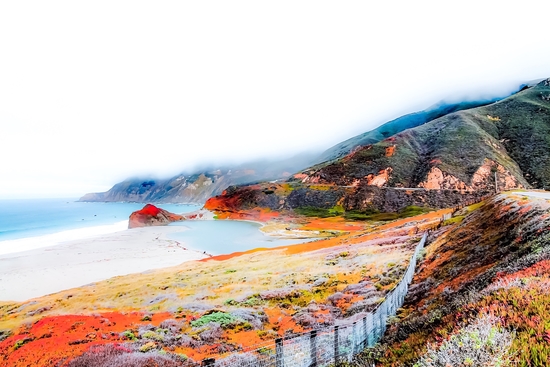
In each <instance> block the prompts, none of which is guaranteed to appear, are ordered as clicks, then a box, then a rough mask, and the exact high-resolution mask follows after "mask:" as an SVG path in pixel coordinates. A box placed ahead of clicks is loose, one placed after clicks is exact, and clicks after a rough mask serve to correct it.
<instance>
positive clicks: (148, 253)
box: [0, 226, 206, 301]
mask: <svg viewBox="0 0 550 367" xmlns="http://www.w3.org/2000/svg"><path fill="white" fill-rule="evenodd" d="M185 230H186V227H184V226H175V227H146V228H135V229H129V230H124V231H120V232H116V233H111V234H106V235H100V236H95V237H90V238H86V239H81V240H72V241H67V242H63V243H61V244H58V245H56V246H50V247H44V248H39V249H35V250H30V251H24V252H17V253H11V254H4V255H0V300H2V301H7V300H11V301H25V300H27V299H30V298H34V297H40V296H43V295H46V294H50V293H55V292H59V291H61V290H64V289H69V288H74V287H79V286H82V285H85V284H89V283H93V282H97V281H99V280H104V279H108V278H111V277H114V276H118V275H126V274H131V273H140V272H144V271H147V270H150V269H158V268H164V267H168V266H174V265H178V264H181V263H183V262H185V261H190V260H198V259H202V258H204V257H206V255H205V254H203V253H202V252H200V251H197V250H191V249H187V248H185V247H184V246H185V245H184V244H180V243H178V242H177V241H174V240H170V239H168V238H167V235H168V234H170V233H174V232H181V231H185Z"/></svg>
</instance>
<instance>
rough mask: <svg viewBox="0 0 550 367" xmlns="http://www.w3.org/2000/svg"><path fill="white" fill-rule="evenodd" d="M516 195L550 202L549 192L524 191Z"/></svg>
mask: <svg viewBox="0 0 550 367" xmlns="http://www.w3.org/2000/svg"><path fill="white" fill-rule="evenodd" d="M518 194H521V195H525V196H531V197H535V198H541V199H549V200H550V191H525V192H518Z"/></svg>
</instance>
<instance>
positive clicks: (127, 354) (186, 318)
mask: <svg viewBox="0 0 550 367" xmlns="http://www.w3.org/2000/svg"><path fill="white" fill-rule="evenodd" d="M449 212H450V210H443V211H441V212H438V213H428V214H422V215H420V216H417V217H411V218H406V219H401V220H398V221H395V222H392V223H386V224H380V223H364V222H361V223H357V222H352V221H344V220H341V219H333V218H329V219H324V220H323V219H314V220H309V221H300V222H296V223H288V222H287V223H286V224H285V226H286V227H289V226H291V227H293V228H294V229H296V230H298V231H299V232H313V233H316V234H318V232H320V231H323V230H327V231H328V230H330V231H331V232H332V233H335V232H337V233H338V234H339V235H338V236H336V237H334V236H333V237H332V238H328V239H319V240H316V241H313V242H309V243H303V244H299V245H294V246H285V247H279V248H270V249H252V250H250V251H247V252H244V253H234V254H228V255H221V256H215V257H212V258H208V259H206V260H204V261H196V262H187V263H183V264H181V265H179V266H176V267H172V268H166V269H161V270H152V271H147V272H144V273H141V274H131V275H127V276H119V277H115V278H112V279H108V280H106V281H100V282H96V283H92V284H89V285H86V286H84V287H80V288H75V289H70V290H66V291H62V292H59V293H56V294H52V295H48V296H44V297H40V298H35V299H33V300H29V301H26V302H0V365H1V366H10V367H22V366H35V367H38V366H45V365H47V366H57V365H60V366H70V367H75V366H96V365H99V366H109V365H116V366H128V367H129V366H134V367H136V366H141V367H146V366H147V367H149V366H165V367H166V366H181V364H182V363H183V362H184V361H185V362H186V363H189V364H186V365H187V366H191V365H192V366H196V364H192V363H191V362H192V361H195V362H199V363H200V361H201V360H202V359H203V358H205V357H207V356H216V357H217V356H219V355H222V354H227V353H231V352H238V351H242V350H246V349H250V348H253V349H254V348H255V347H256V346H257V345H258V344H266V343H270V342H271V343H272V342H273V340H274V339H275V338H277V337H280V336H292V335H295V334H296V333H299V332H302V331H304V330H311V329H313V328H316V327H323V326H329V325H334V324H335V323H337V322H339V320H342V319H347V318H349V317H354V316H357V315H359V314H361V313H362V312H364V311H366V310H371V309H373V308H374V307H376V305H377V304H378V303H379V302H380V301H381V300H382V299H383V297H384V294H385V293H386V292H387V291H388V290H390V289H391V288H392V286H393V285H394V284H396V283H397V282H398V281H399V279H400V277H401V275H402V274H403V272H404V269H405V268H406V267H407V264H408V261H409V259H410V255H411V253H412V252H413V251H414V248H415V245H416V243H417V242H418V240H419V235H418V234H417V232H418V231H423V230H425V229H427V228H433V227H435V226H436V225H437V223H439V220H440V218H441V216H442V215H444V214H445V213H449ZM282 264H284V266H282ZM87 351H88V352H89V353H88V354H84V353H85V352H87ZM117 358H123V360H121V359H117ZM124 358H125V359H124ZM101 360H106V361H107V362H108V363H107V362H106V364H100V363H99V361H101ZM91 361H94V362H93V363H92V362H91ZM123 362H124V363H123ZM153 362H155V363H157V364H154V363H153ZM161 362H162V363H161ZM94 363H95V364H94ZM109 363H110V364H109ZM234 365H239V364H238V363H236V364H234Z"/></svg>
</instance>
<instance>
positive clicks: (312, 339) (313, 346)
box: [309, 330, 317, 367]
mask: <svg viewBox="0 0 550 367" xmlns="http://www.w3.org/2000/svg"><path fill="white" fill-rule="evenodd" d="M309 350H310V353H311V365H310V366H312V367H315V366H317V330H312V331H311V334H310V335H309Z"/></svg>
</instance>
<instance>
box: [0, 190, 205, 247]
mask: <svg viewBox="0 0 550 367" xmlns="http://www.w3.org/2000/svg"><path fill="white" fill-rule="evenodd" d="M143 205H144V204H140V203H83V202H78V201H76V199H74V198H69V199H25V200H0V254H7V253H13V252H19V251H26V250H32V249H35V248H40V247H47V246H53V245H56V244H58V243H60V242H64V241H70V240H76V239H81V238H86V237H91V236H95V235H101V234H107V233H113V232H119V231H122V230H125V229H127V228H128V217H129V216H130V214H131V213H132V212H134V211H136V210H139V209H141V208H143ZM161 207H162V208H163V209H166V210H168V211H170V212H173V213H187V212H192V211H194V210H197V209H199V208H200V207H201V206H200V205H193V204H162V206H161Z"/></svg>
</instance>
